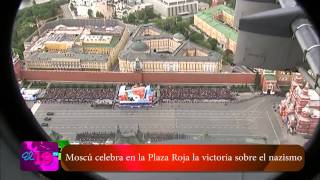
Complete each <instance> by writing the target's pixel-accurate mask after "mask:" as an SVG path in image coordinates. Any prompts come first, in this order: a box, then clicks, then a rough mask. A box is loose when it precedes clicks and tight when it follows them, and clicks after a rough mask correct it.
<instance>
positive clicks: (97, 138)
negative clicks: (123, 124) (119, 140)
mask: <svg viewBox="0 0 320 180" xmlns="http://www.w3.org/2000/svg"><path fill="white" fill-rule="evenodd" d="M114 139H115V133H113V132H84V133H78V134H77V135H76V141H79V142H99V143H104V142H106V141H108V140H114Z"/></svg>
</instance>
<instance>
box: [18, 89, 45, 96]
mask: <svg viewBox="0 0 320 180" xmlns="http://www.w3.org/2000/svg"><path fill="white" fill-rule="evenodd" d="M40 91H41V90H40V89H25V88H22V89H21V90H20V92H21V94H22V95H38V94H39V93H40Z"/></svg>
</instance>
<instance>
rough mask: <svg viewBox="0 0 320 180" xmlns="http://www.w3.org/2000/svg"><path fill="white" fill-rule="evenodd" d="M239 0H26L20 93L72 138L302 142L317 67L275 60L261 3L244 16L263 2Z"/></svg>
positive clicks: (319, 101) (319, 111)
mask: <svg viewBox="0 0 320 180" xmlns="http://www.w3.org/2000/svg"><path fill="white" fill-rule="evenodd" d="M285 2H286V1H281V3H280V4H279V3H277V4H275V3H270V2H268V3H266V4H267V5H266V6H265V7H268V8H266V9H264V10H266V11H267V10H268V9H273V8H274V7H277V8H278V9H279V10H281V9H284V8H290V7H293V6H291V5H290V7H289V6H287V4H286V3H285ZM237 3H239V4H236V1H235V0H56V1H54V0H35V1H32V2H29V1H28V0H26V1H23V3H22V5H21V7H20V10H19V12H18V15H17V17H16V25H15V29H16V31H15V33H14V35H13V37H12V63H13V67H14V72H15V75H16V78H17V80H18V82H19V85H20V92H21V94H22V97H23V98H24V99H25V101H26V104H27V106H28V107H29V108H30V110H31V112H32V113H33V114H34V116H35V117H36V119H37V121H38V123H39V124H40V125H41V126H42V127H43V129H44V131H45V132H47V133H48V134H49V135H50V136H51V138H52V139H67V140H69V141H70V142H71V143H73V144H156V143H169V144H299V145H304V144H305V143H306V142H308V140H309V139H310V137H312V135H313V133H314V131H315V129H316V127H317V125H318V123H319V119H320V96H319V86H317V85H318V83H317V82H318V80H319V79H316V80H315V81H316V83H312V82H310V81H309V80H310V78H309V77H313V78H314V77H316V78H317V77H319V76H318V75H319V74H318V71H315V70H314V69H313V66H312V65H310V63H309V65H306V64H302V65H301V66H304V67H306V69H307V70H306V71H302V70H301V71H300V69H299V68H300V64H299V68H298V69H299V71H298V70H293V69H290V68H283V65H280V63H278V62H276V61H277V60H274V61H275V62H267V61H268V60H269V59H268V58H269V57H271V56H269V54H268V53H269V52H272V48H274V47H270V49H268V48H269V47H268V48H266V44H267V42H269V40H268V41H266V43H265V44H264V43H261V44H263V45H261V46H262V47H261V48H260V49H258V48H259V46H256V44H255V43H257V44H258V43H259V42H260V41H259V38H260V37H259V35H260V34H259V33H261V37H263V36H264V35H265V34H267V35H266V36H267V37H269V36H270V34H272V33H273V32H272V33H271V32H269V30H265V31H263V32H262V30H261V31H260V29H259V28H256V27H254V28H253V30H251V29H250V27H253V26H252V24H254V23H256V22H258V21H257V20H256V19H255V18H257V17H261V16H262V15H261V14H260V16H254V15H253V16H251V17H249V18H248V20H247V21H244V22H243V23H241V22H240V23H239V19H241V18H239V17H237V16H239V14H241V16H245V15H248V16H250V14H255V13H258V12H259V11H257V12H245V13H243V12H240V11H241V8H244V7H246V6H249V5H250V4H249V5H248V4H245V3H248V2H244V1H237ZM261 4H263V3H261ZM30 12H31V13H30ZM263 13H264V12H263ZM268 17H269V16H268ZM250 18H251V19H250ZM252 22H253V23H252ZM250 23H252V24H250ZM301 27H302V26H301ZM301 27H300V28H301ZM300 30H301V29H300ZM270 31H271V30H270ZM279 31H280V30H279ZM288 31H289V30H288ZM296 31H297V32H298V29H297V30H296ZM258 32H259V33H258ZM281 32H284V31H281ZM263 33H265V34H263ZM268 33H269V34H268ZM290 33H292V32H291V31H290ZM248 34H249V35H251V36H250V38H252V39H253V41H252V42H251V41H250V42H246V39H249V38H247V36H249V35H248ZM274 34H277V33H273V34H272V36H275V35H274ZM278 34H279V36H281V38H282V39H281V38H279V39H281V43H279V44H281V45H283V47H284V48H283V49H282V51H283V53H284V54H287V56H285V55H281V58H283V59H285V58H286V57H289V56H290V57H296V56H295V55H292V54H294V53H296V52H294V53H292V54H290V53H288V52H287V51H286V50H287V49H290V48H292V49H294V48H296V47H299V48H300V46H299V43H300V40H301V39H300V37H299V36H296V38H297V40H293V38H292V34H291V36H290V37H289V36H286V38H288V40H287V39H286V40H284V38H283V37H282V36H285V35H283V34H280V33H278ZM269 39H272V40H274V41H275V42H278V41H277V39H276V38H275V37H271V36H270V38H269ZM239 40H240V41H239ZM282 40H283V41H282ZM284 41H285V43H282V42H284ZM292 41H294V42H292ZM262 42H264V41H263V40H262ZM270 42H271V40H270ZM244 43H247V44H249V45H246V44H244ZM275 44H276V43H275ZM300 44H301V43H300ZM269 46H270V45H269ZM301 46H302V45H301ZM255 48H257V49H258V50H257V49H255ZM279 49H281V48H279ZM307 49H308V48H307ZM263 50H265V52H264V51H263ZM299 50H301V48H300V49H299ZM309 50H310V49H309ZM238 51H239V54H237V52H238ZM279 51H281V50H279ZM292 51H294V50H292ZM258 52H259V53H258ZM301 52H302V51H301ZM308 52H309V51H305V53H306V54H305V56H304V58H310V57H311V55H309V56H308V55H307V53H308ZM310 52H311V51H310ZM288 54H290V55H288ZM279 56H280V55H279ZM300 57H301V62H304V63H306V62H310V61H309V60H302V56H300ZM255 60H256V61H257V64H259V65H258V66H259V67H257V66H249V65H247V64H248V62H251V61H255ZM284 61H286V62H287V61H288V60H287V59H285V60H284ZM238 62H243V63H238ZM277 63H278V64H279V67H281V68H279V69H277V68H273V67H272V65H273V64H277ZM244 64H245V65H244ZM290 66H291V65H290ZM268 67H270V68H268Z"/></svg>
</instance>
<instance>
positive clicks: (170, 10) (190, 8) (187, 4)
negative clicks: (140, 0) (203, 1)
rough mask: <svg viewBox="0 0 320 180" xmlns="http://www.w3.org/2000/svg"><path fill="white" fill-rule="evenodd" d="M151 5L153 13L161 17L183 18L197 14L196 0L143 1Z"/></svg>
mask: <svg viewBox="0 0 320 180" xmlns="http://www.w3.org/2000/svg"><path fill="white" fill-rule="evenodd" d="M145 2H146V3H151V4H153V7H154V8H153V9H154V11H155V13H158V14H161V16H163V17H170V16H183V15H190V14H195V13H197V12H198V1H196V0H145Z"/></svg>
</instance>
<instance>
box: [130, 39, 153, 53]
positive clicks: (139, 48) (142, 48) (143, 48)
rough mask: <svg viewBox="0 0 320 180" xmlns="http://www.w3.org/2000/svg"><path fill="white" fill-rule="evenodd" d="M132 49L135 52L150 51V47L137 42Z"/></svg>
mask: <svg viewBox="0 0 320 180" xmlns="http://www.w3.org/2000/svg"><path fill="white" fill-rule="evenodd" d="M131 49H132V50H134V51H139V52H141V51H147V50H149V47H148V45H146V43H144V42H142V41H135V42H133V43H132V45H131Z"/></svg>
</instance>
